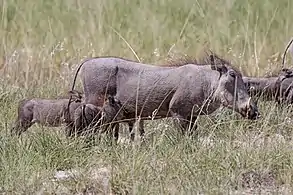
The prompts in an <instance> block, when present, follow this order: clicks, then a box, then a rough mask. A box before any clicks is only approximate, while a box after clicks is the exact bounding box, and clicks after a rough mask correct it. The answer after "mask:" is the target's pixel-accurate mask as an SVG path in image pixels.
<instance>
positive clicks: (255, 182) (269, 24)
mask: <svg viewBox="0 0 293 195" xmlns="http://www.w3.org/2000/svg"><path fill="white" fill-rule="evenodd" d="M0 5H1V9H0V45H1V47H0V57H1V58H0V75H1V76H0V80H1V81H0V107H1V108H0V152H1V153H0V193H1V192H3V193H4V194H53V193H57V194H60V193H62V192H64V193H65V194H74V193H76V194H77V193H85V194H86V193H88V194H89V193H90V192H92V193H98V192H104V193H110V192H109V191H106V192H105V189H106V190H109V189H110V191H111V193H113V194H120V193H121V194H126V193H127V194H195V193H205V194H227V193H230V194H236V193H251V192H252V191H253V192H254V193H257V192H259V191H258V190H260V189H262V192H269V191H279V192H282V193H283V194H286V193H288V194H290V191H289V190H291V188H292V187H293V179H292V174H293V172H292V170H293V169H292V166H293V153H292V147H293V142H292V141H291V137H292V132H291V131H292V123H291V120H292V119H291V117H292V114H291V108H277V107H275V106H274V105H273V104H272V103H266V102H261V105H260V111H261V113H262V114H263V118H262V119H261V120H259V121H257V122H250V121H244V120H241V118H239V117H237V116H236V115H231V114H230V112H221V113H216V114H215V115H214V116H210V118H209V117H202V118H201V119H200V121H199V126H200V127H199V138H198V139H195V140H194V139H191V138H186V137H182V136H181V135H180V134H179V132H177V131H176V129H175V128H174V127H173V126H172V125H170V123H169V122H164V121H152V122H148V123H147V124H146V130H147V135H146V138H147V141H146V143H145V144H143V145H140V144H138V143H136V144H127V143H124V144H123V143H122V142H121V144H117V145H115V144H114V145H113V144H110V143H109V141H107V139H106V138H103V139H102V140H100V141H95V142H93V143H91V144H90V143H88V142H86V141H84V140H82V139H79V140H68V139H66V138H65V137H64V134H63V133H62V131H61V128H55V129H54V128H44V129H43V128H41V127H39V126H34V127H32V128H31V129H30V130H29V131H28V132H27V133H25V134H24V135H23V137H22V138H21V139H17V138H11V137H9V136H8V134H7V132H8V130H9V125H10V123H11V122H12V121H13V120H14V118H15V116H16V105H17V104H16V103H17V102H18V101H19V100H20V99H22V98H24V97H29V96H35V97H54V96H57V95H60V94H63V93H65V92H66V91H67V90H68V89H69V87H70V85H71V82H72V79H73V73H74V71H75V69H76V67H77V64H78V63H79V62H80V61H81V60H82V59H84V58H86V57H90V56H102V55H111V56H122V57H125V58H129V59H136V60H140V61H142V62H147V63H156V64H157V63H160V62H162V61H163V60H164V59H165V58H167V57H168V56H171V57H172V56H173V55H177V54H178V53H181V54H182V53H184V54H188V55H191V56H199V55H200V54H201V53H202V52H203V50H204V49H212V50H213V51H215V52H216V53H218V54H220V55H221V56H223V57H226V58H227V59H229V60H231V61H232V63H233V64H235V66H237V67H239V68H240V70H241V71H243V72H244V73H245V74H246V75H250V76H263V75H265V74H270V72H272V71H275V70H277V69H278V68H280V62H281V60H280V55H281V54H282V52H283V51H284V48H285V46H286V44H287V42H288V41H289V39H290V38H291V36H292V35H291V34H290V32H293V26H292V25H290V24H291V20H290V19H291V18H292V17H293V13H292V9H293V3H292V2H291V1H289V0H280V1H274V0H267V1H255V0H247V1H234V0H210V1H203V0H196V1H193V0H185V1H176V0H148V1H138V0H123V1H118V0H117V1H116V0H99V1H93V0H84V1H81V0H76V1H71V0H63V1H57V0H51V1H47V0H40V1H37V0H31V1H21V0H9V1H8V0H3V1H1V2H0ZM69 169H73V170H78V172H79V173H82V175H81V176H79V177H77V178H76V179H75V180H69V181H53V180H52V179H53V176H54V174H55V172H56V171H58V170H69ZM92 170H96V175H97V174H98V175H100V176H99V177H98V178H97V177H94V176H92V175H91V174H92ZM97 170H98V173H97ZM101 170H104V172H103V174H104V175H103V174H102V173H101ZM105 170H106V171H105ZM105 174H106V175H105ZM101 178H102V179H101ZM107 178H108V179H109V184H107ZM105 183H106V184H105ZM259 186H261V188H259Z"/></svg>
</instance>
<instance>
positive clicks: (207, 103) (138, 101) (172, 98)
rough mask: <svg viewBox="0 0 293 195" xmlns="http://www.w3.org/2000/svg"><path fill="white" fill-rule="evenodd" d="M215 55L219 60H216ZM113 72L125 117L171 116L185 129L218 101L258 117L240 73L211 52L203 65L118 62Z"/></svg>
mask: <svg viewBox="0 0 293 195" xmlns="http://www.w3.org/2000/svg"><path fill="white" fill-rule="evenodd" d="M214 57H216V59H217V60H218V61H220V62H221V63H217V64H215V62H214ZM104 68H106V67H104ZM115 75H116V83H117V87H116V90H117V95H116V96H115V97H116V98H117V99H118V100H119V101H120V102H121V103H122V105H123V114H124V119H132V120H133V119H136V118H137V117H139V118H141V120H148V119H150V118H153V119H159V118H164V117H173V118H176V119H178V121H179V123H180V125H181V127H182V131H183V133H184V132H186V130H187V128H188V125H189V124H190V123H191V124H192V125H194V124H195V122H196V119H197V117H198V116H199V115H208V114H211V113H212V112H214V111H215V110H216V109H218V108H219V107H220V106H221V105H223V106H225V107H228V108H230V109H234V110H235V111H236V112H238V113H240V114H241V115H242V116H243V117H245V118H248V119H252V120H254V119H257V118H258V117H259V112H258V108H257V105H256V104H255V103H254V102H253V101H252V100H251V97H250V96H249V95H248V93H247V89H246V86H245V84H244V82H243V80H242V74H241V73H240V72H239V71H237V70H235V69H234V68H233V67H232V66H231V64H230V63H228V62H227V61H225V60H223V59H221V58H219V57H217V56H216V55H214V54H212V55H210V57H209V63H206V64H202V65H196V64H188V63H187V64H186V65H182V66H177V67H176V68H174V67H172V68H161V67H153V68H152V69H142V70H136V69H132V68H129V67H122V66H118V67H117V71H116V74H115ZM114 81H115V77H114V78H113V82H114ZM87 84H88V85H90V84H91V83H87ZM110 118H111V117H110Z"/></svg>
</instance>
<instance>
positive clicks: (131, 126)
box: [128, 120, 145, 141]
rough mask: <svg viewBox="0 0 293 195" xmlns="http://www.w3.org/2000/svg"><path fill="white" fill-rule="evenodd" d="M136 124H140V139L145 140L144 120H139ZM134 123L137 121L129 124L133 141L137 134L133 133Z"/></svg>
mask: <svg viewBox="0 0 293 195" xmlns="http://www.w3.org/2000/svg"><path fill="white" fill-rule="evenodd" d="M136 122H137V123H139V126H138V129H139V134H140V138H141V139H143V137H144V134H145V131H144V128H143V120H137V121H136ZM134 123H135V121H129V122H128V126H129V133H130V140H131V141H134V137H135V133H134V132H133V127H134Z"/></svg>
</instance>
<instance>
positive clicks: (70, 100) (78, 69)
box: [66, 57, 98, 118]
mask: <svg viewBox="0 0 293 195" xmlns="http://www.w3.org/2000/svg"><path fill="white" fill-rule="evenodd" d="M96 58H98V57H94V58H88V59H85V60H83V62H81V63H80V64H79V65H78V67H77V69H76V72H75V75H74V78H73V83H72V86H71V91H73V90H74V87H75V83H76V78H77V75H78V73H79V71H80V69H81V67H82V66H83V65H84V63H86V62H87V61H89V60H92V59H96ZM71 102H72V94H71V95H70V97H69V101H68V105H67V109H66V112H68V113H67V114H68V117H69V118H70V109H69V107H70V103H71Z"/></svg>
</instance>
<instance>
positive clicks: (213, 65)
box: [210, 54, 228, 74]
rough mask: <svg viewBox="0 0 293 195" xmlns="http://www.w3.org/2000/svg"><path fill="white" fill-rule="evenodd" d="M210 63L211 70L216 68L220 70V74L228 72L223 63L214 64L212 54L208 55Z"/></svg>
mask: <svg viewBox="0 0 293 195" xmlns="http://www.w3.org/2000/svg"><path fill="white" fill-rule="evenodd" d="M210 63H211V68H212V70H216V71H218V72H220V74H225V73H226V72H228V68H227V67H226V66H225V64H216V63H215V58H214V55H212V54H211V55H210Z"/></svg>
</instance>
